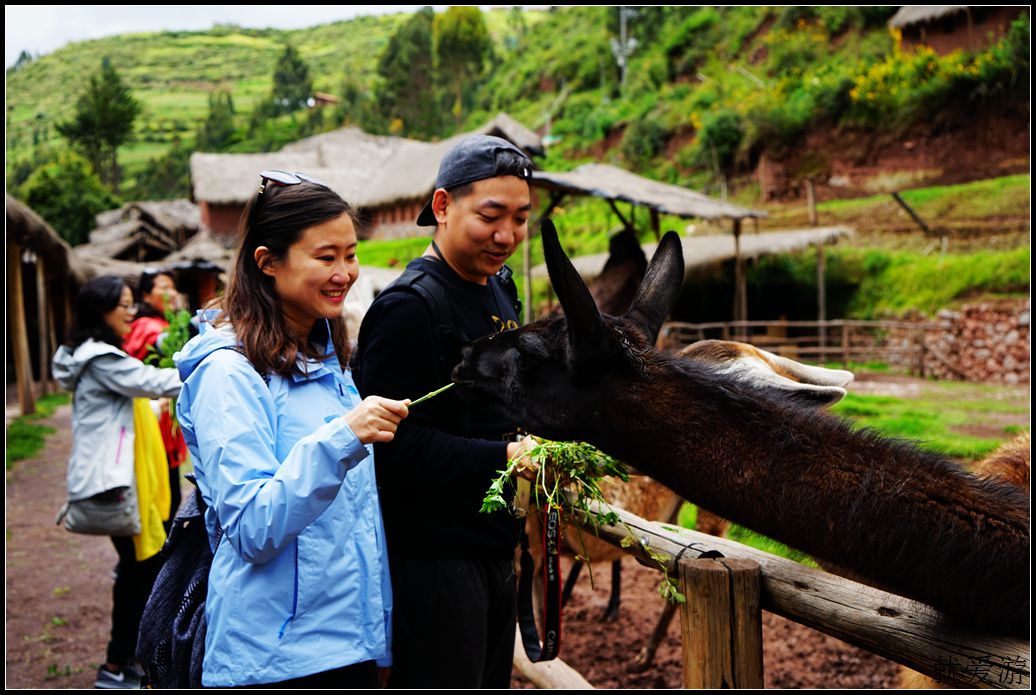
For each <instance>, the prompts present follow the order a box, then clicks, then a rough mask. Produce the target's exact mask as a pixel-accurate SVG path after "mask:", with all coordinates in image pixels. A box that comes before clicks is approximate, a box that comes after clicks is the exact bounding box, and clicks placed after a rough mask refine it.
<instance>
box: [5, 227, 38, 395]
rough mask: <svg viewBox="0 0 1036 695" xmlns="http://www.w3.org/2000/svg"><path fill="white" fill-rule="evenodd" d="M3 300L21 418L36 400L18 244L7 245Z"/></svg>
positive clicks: (10, 243) (20, 254) (20, 250)
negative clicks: (5, 298)
mask: <svg viewBox="0 0 1036 695" xmlns="http://www.w3.org/2000/svg"><path fill="white" fill-rule="evenodd" d="M7 298H8V301H9V302H10V304H9V306H8V308H9V312H8V320H9V321H10V325H9V328H10V331H11V352H13V353H14V373H15V379H16V381H17V383H18V403H19V405H20V406H21V414H22V415H31V414H32V413H35V412H36V398H35V396H34V394H33V389H32V364H31V357H29V336H28V332H27V330H28V329H27V328H26V326H25V301H24V297H23V295H22V249H21V247H20V246H18V244H15V243H13V242H8V244H7Z"/></svg>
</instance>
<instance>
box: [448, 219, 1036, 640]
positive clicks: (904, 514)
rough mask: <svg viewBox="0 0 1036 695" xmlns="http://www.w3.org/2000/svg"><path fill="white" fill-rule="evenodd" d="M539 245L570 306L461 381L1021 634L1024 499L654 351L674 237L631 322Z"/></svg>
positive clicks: (917, 594) (812, 545)
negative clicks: (604, 307) (597, 301)
mask: <svg viewBox="0 0 1036 695" xmlns="http://www.w3.org/2000/svg"><path fill="white" fill-rule="evenodd" d="M543 245H544V252H545V255H546V260H547V266H548V270H549V273H550V277H551V282H552V283H553V285H554V290H555V292H556V293H557V296H558V298H559V300H560V301H561V303H562V305H563V307H564V310H565V316H564V317H555V318H552V319H546V320H543V321H538V322H536V323H533V324H530V325H528V326H525V327H523V328H520V329H517V330H514V331H509V332H507V333H499V334H496V335H493V336H489V337H487V338H484V339H482V340H479V341H477V342H475V343H473V344H472V345H470V346H469V347H467V348H465V351H464V355H463V360H462V362H461V364H460V365H458V366H457V367H456V369H455V370H454V380H455V381H456V383H457V384H458V386H459V387H460V388H461V389H462V391H464V392H466V393H467V394H469V396H471V397H477V398H481V399H483V400H484V401H486V402H487V403H492V404H495V406H497V407H500V408H505V409H506V410H507V412H508V413H509V414H510V415H511V416H512V417H513V418H514V419H515V420H516V421H517V422H518V423H519V424H520V425H522V426H523V427H524V428H525V429H526V430H527V431H529V432H532V433H534V434H538V435H542V436H544V437H549V438H551V439H559V440H582V441H586V442H589V443H591V444H594V445H595V446H597V447H598V448H600V449H601V450H603V451H605V452H607V453H608V454H610V455H612V456H614V457H616V458H618V459H620V460H622V461H626V462H627V463H629V464H630V465H632V466H634V467H636V468H637V469H639V470H641V471H643V472H644V473H646V474H648V475H650V476H652V477H653V478H655V479H657V480H658V481H659V482H661V483H663V484H664V485H666V486H668V487H669V488H671V489H672V490H673V491H674V492H676V493H677V494H679V495H680V496H682V497H683V498H685V499H687V500H690V501H692V502H694V503H696V504H699V505H701V506H704V507H706V508H707V509H710V510H712V511H713V512H715V513H717V514H720V515H722V516H724V517H726V518H728V519H731V520H732V521H735V522H736V523H738V524H741V525H743V526H746V527H748V528H751V529H754V530H756V531H758V532H760V533H763V534H766V535H768V536H770V537H772V538H774V539H776V540H779V541H781V542H783V543H786V544H787V545H789V546H791V547H794V548H798V549H799V550H802V551H804V552H806V553H809V554H811V555H813V556H814V557H816V558H818V559H820V560H823V561H826V562H829V563H833V564H835V565H838V566H840V567H843V568H845V569H846V570H848V571H849V572H851V573H853V574H854V575H856V576H858V577H861V578H865V579H866V580H867V581H869V582H871V583H874V584H875V585H878V586H882V587H885V588H887V589H888V590H889V591H892V592H895V593H897V594H900V595H903V596H907V597H909V598H912V599H915V600H917V601H921V602H923V603H926V604H928V605H931V606H934V607H935V608H938V609H939V610H940V611H942V612H943V613H944V614H945V615H946V616H948V617H949V618H950V619H951V620H954V621H956V622H958V623H960V624H963V625H966V626H969V627H972V628H975V629H980V630H985V631H990V632H994V633H1000V634H1010V635H1014V636H1027V635H1028V627H1029V501H1028V496H1027V495H1025V494H1023V493H1021V492H1020V491H1019V490H1018V489H1017V488H1016V487H1014V486H1011V485H1008V484H1005V483H1002V482H998V481H995V480H982V479H979V478H977V477H975V476H973V475H971V474H969V473H967V472H966V471H964V470H963V469H962V468H960V467H959V466H957V465H956V464H954V463H952V462H949V461H947V460H944V459H942V458H939V457H938V456H934V455H931V454H928V453H925V452H922V451H920V450H918V449H917V448H916V447H914V446H912V445H910V444H908V443H905V442H900V441H896V440H893V439H889V438H886V437H883V436H880V435H878V434H876V433H874V432H871V431H867V430H854V429H852V428H851V427H850V425H849V423H848V422H846V421H843V420H841V419H839V418H837V417H834V416H831V415H829V414H827V413H825V412H823V411H818V410H814V409H811V408H803V407H801V403H800V402H799V401H797V400H796V399H795V398H794V396H790V397H783V396H781V395H780V394H775V393H773V392H772V391H766V390H763V389H758V388H754V387H753V386H752V385H751V383H750V382H745V381H743V380H738V379H737V378H736V377H731V376H729V375H724V374H721V373H718V372H717V370H716V369H715V368H714V366H713V365H711V364H703V363H701V362H699V361H696V360H694V359H688V358H686V357H685V358H675V357H672V356H669V355H665V354H663V353H661V352H659V351H657V350H656V349H655V348H654V342H655V338H656V336H657V334H658V331H659V329H660V328H661V325H662V322H663V320H664V319H665V317H666V316H667V315H668V313H669V311H670V308H671V307H672V305H673V303H674V301H675V300H676V298H677V295H678V293H679V291H680V286H681V283H682V280H683V257H682V253H681V246H680V241H679V238H678V237H677V235H676V234H675V233H672V232H670V233H669V234H666V235H665V237H664V238H663V239H662V241H661V243H660V244H659V247H658V250H657V251H656V252H655V255H654V258H652V260H651V264H650V266H649V268H648V272H647V275H646V277H645V279H644V282H643V284H642V285H641V287H640V290H639V291H638V293H637V296H636V298H635V299H634V301H633V304H632V306H631V308H630V309H629V311H628V312H627V313H626V314H625V315H624V316H622V317H621V318H620V317H612V316H607V315H602V314H601V313H600V312H599V311H598V309H597V307H596V306H595V305H594V301H593V298H592V297H591V295H590V293H589V292H588V290H587V288H586V286H585V285H584V284H583V281H582V280H581V279H580V277H579V275H578V273H577V272H576V270H575V268H574V267H573V266H572V264H571V262H570V261H569V260H568V258H566V257H565V254H564V251H563V250H562V248H561V244H560V243H559V241H558V237H557V232H556V231H555V230H554V227H553V224H551V223H550V221H549V220H548V221H546V222H545V223H544V225H543Z"/></svg>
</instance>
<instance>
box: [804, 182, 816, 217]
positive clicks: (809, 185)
mask: <svg viewBox="0 0 1036 695" xmlns="http://www.w3.org/2000/svg"><path fill="white" fill-rule="evenodd" d="M806 205H807V206H808V207H809V226H810V227H816V226H817V191H816V187H815V186H814V184H813V177H812V176H807V177H806Z"/></svg>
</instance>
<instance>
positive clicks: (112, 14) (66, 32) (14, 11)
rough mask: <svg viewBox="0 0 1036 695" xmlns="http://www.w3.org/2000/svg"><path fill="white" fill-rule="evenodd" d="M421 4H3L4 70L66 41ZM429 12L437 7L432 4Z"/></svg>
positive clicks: (321, 20) (319, 19) (307, 20)
mask: <svg viewBox="0 0 1036 695" xmlns="http://www.w3.org/2000/svg"><path fill="white" fill-rule="evenodd" d="M421 7H423V5H356V6H352V7H348V6H346V5H337V4H336V5H295V4H290V3H289V4H284V5H5V6H4V20H5V21H4V24H5V27H4V53H5V55H4V65H5V66H6V67H10V66H11V65H13V64H14V62H15V61H16V60H17V59H18V55H19V54H20V53H21V52H22V51H23V50H27V51H29V52H30V53H32V54H33V55H40V54H45V53H51V52H53V51H54V50H56V49H58V48H61V47H62V46H64V45H65V44H67V43H68V42H70V41H84V40H86V39H98V38H101V37H104V36H111V35H113V34H123V33H126V32H140V31H162V30H166V29H168V30H181V29H198V30H200V29H209V28H211V27H212V25H213V24H220V23H229V24H238V25H240V26H243V27H251V28H260V29H261V28H267V27H276V28H278V29H301V28H303V27H311V26H316V25H317V24H326V23H328V22H334V21H337V20H340V19H349V18H351V17H357V16H360V15H371V14H388V13H394V12H413V11H415V10H417V9H419V8H421ZM433 7H436V6H434V5H433Z"/></svg>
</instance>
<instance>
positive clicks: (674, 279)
mask: <svg viewBox="0 0 1036 695" xmlns="http://www.w3.org/2000/svg"><path fill="white" fill-rule="evenodd" d="M682 287H683V246H682V245H681V244H680V237H679V236H677V234H676V232H666V235H665V236H664V237H662V241H661V242H660V243H659V244H658V248H657V249H655V255H654V256H652V257H651V263H650V264H648V269H647V274H646V275H645V276H644V282H642V283H641V285H640V289H639V290H638V291H637V296H636V297H635V298H634V300H633V304H632V305H631V306H630V310H629V311H627V312H626V318H628V319H630V320H632V321H634V322H635V323H637V324H639V325H640V327H641V328H642V329H643V330H644V332H645V333H646V334H647V335H648V337H649V338H650V339H651V340H652V341H654V340H655V338H657V337H658V331H659V330H660V329H661V328H662V322H663V321H665V317H666V316H668V315H669V312H670V311H672V308H673V305H674V304H676V299H677V298H678V297H679V296H680V289H681V288H682Z"/></svg>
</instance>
